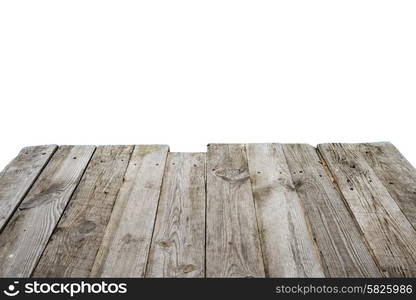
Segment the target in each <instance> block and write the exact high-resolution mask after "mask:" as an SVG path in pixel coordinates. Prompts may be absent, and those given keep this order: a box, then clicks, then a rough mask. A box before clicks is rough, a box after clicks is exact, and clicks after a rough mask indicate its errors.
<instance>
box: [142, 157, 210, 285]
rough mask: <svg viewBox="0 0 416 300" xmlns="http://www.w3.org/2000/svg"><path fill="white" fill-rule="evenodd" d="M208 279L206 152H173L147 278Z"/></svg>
mask: <svg viewBox="0 0 416 300" xmlns="http://www.w3.org/2000/svg"><path fill="white" fill-rule="evenodd" d="M204 276H205V153H169V154H168V159H167V163H166V171H165V175H164V177H163V184H162V191H161V194H160V200H159V208H158V211H157V217H156V224H155V230H154V234H153V239H152V247H151V249H150V254H149V259H148V262H147V272H146V277H204Z"/></svg>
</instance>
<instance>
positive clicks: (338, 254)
mask: <svg viewBox="0 0 416 300" xmlns="http://www.w3.org/2000/svg"><path fill="white" fill-rule="evenodd" d="M283 151H284V153H285V157H286V161H287V165H288V167H289V170H290V174H291V176H292V180H293V186H294V187H295V188H296V192H297V195H298V196H299V198H300V199H301V200H302V202H303V203H304V206H305V210H306V213H307V216H308V218H309V221H310V224H311V228H312V231H313V232H314V235H315V238H316V241H317V245H318V248H319V250H320V252H321V258H322V261H323V263H324V264H323V265H324V268H325V273H326V276H327V277H381V276H382V274H381V273H380V271H379V269H378V267H377V265H376V263H375V261H374V259H373V257H372V255H371V252H370V251H369V249H368V248H367V245H366V243H365V240H364V238H363V236H362V235H361V233H360V231H359V229H358V228H357V226H356V224H355V221H354V219H353V218H352V216H351V215H350V213H349V211H348V208H347V207H346V206H345V204H344V202H343V200H342V198H341V196H340V195H339V194H338V191H337V190H336V189H335V186H334V184H333V183H332V180H331V178H330V177H329V175H328V174H327V170H326V169H325V167H324V165H323V163H322V161H321V160H320V158H319V156H318V154H317V152H316V149H315V148H313V147H312V146H310V145H306V144H285V145H283Z"/></svg>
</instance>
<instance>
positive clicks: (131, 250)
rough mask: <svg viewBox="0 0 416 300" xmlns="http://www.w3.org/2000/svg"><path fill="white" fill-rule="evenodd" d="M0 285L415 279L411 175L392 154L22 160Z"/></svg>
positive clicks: (9, 178)
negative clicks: (92, 280)
mask: <svg viewBox="0 0 416 300" xmlns="http://www.w3.org/2000/svg"><path fill="white" fill-rule="evenodd" d="M0 277H416V170H415V168H414V167H413V166H412V165H411V164H410V163H409V162H408V161H407V160H406V159H405V158H404V157H403V156H402V155H401V154H400V152H399V151H398V150H397V149H396V148H395V147H394V146H393V145H392V144H391V143H367V144H321V145H318V147H317V148H314V147H312V146H310V145H306V144H210V145H208V150H207V152H206V153H173V152H169V147H168V146H164V145H127V146H98V147H95V146H59V147H58V146H55V145H46V146H35V147H27V148H24V149H22V151H21V152H20V153H19V154H18V155H17V157H16V158H15V159H14V160H12V161H11V162H10V164H9V165H8V166H6V168H5V169H4V170H3V171H2V172H1V173H0Z"/></svg>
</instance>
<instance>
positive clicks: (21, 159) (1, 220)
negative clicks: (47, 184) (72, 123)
mask: <svg viewBox="0 0 416 300" xmlns="http://www.w3.org/2000/svg"><path fill="white" fill-rule="evenodd" d="M56 148H57V146H56V145H46V146H35V147H26V148H23V149H22V150H21V151H20V153H19V155H18V156H17V157H16V158H15V159H13V160H12V161H11V162H10V163H9V164H8V165H7V166H6V168H5V169H4V170H3V171H2V172H1V173H0V232H1V231H2V230H3V228H4V226H5V225H6V223H7V221H8V220H9V219H10V217H11V215H12V214H13V212H14V211H15V209H16V208H17V206H18V205H19V204H20V202H21V201H22V200H23V198H24V196H25V195H26V193H27V191H28V190H29V189H30V187H31V186H32V184H33V183H34V182H35V180H36V178H37V177H38V176H39V174H40V173H41V172H42V170H43V168H44V167H45V165H46V164H47V162H48V161H49V159H50V158H51V156H52V155H53V153H54V152H55V150H56Z"/></svg>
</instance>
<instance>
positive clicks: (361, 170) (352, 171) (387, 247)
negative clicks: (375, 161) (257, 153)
mask: <svg viewBox="0 0 416 300" xmlns="http://www.w3.org/2000/svg"><path fill="white" fill-rule="evenodd" d="M318 148H319V150H320V151H321V153H322V155H323V157H324V158H325V160H326V162H327V164H328V166H329V168H330V170H331V172H332V174H333V175H334V177H335V179H336V181H337V184H338V186H339V188H340V190H341V191H342V194H343V196H344V197H345V200H346V201H347V203H348V205H349V207H350V209H351V211H352V212H353V214H354V217H355V219H356V220H357V222H358V224H359V225H360V228H361V230H362V232H363V233H364V235H365V237H366V239H367V241H368V243H369V245H370V247H371V249H372V251H373V253H374V256H375V257H376V259H377V260H378V263H379V265H380V267H381V268H382V271H383V272H385V274H386V275H387V276H390V277H415V276H416V231H415V230H414V228H413V227H412V225H411V224H410V222H409V221H408V220H407V219H406V217H405V216H404V215H403V213H402V211H401V210H400V208H399V206H398V205H397V203H396V202H395V201H394V199H393V198H392V197H391V195H390V193H389V191H388V190H387V189H386V187H385V186H384V185H383V183H382V182H381V181H380V179H379V178H378V177H377V175H376V174H375V172H374V170H373V169H372V168H371V167H370V166H369V165H368V163H367V162H366V160H365V159H364V157H363V156H362V154H361V153H360V151H356V150H355V149H354V148H355V147H354V146H351V145H348V144H322V145H319V146H318Z"/></svg>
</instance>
